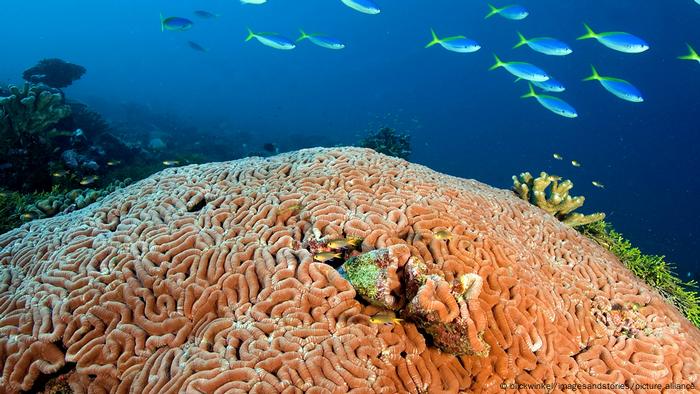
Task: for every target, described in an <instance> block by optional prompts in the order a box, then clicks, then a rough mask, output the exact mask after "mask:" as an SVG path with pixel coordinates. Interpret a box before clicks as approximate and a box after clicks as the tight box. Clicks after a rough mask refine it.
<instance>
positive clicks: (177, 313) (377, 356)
mask: <svg viewBox="0 0 700 394" xmlns="http://www.w3.org/2000/svg"><path fill="white" fill-rule="evenodd" d="M445 229H446V230H449V231H450V232H451V233H452V234H453V235H454V236H453V237H451V238H450V239H445V240H440V239H437V238H436V237H434V236H433V232H435V231H439V230H445ZM318 234H320V235H322V236H330V237H343V236H347V235H354V236H361V237H363V238H364V241H363V243H362V245H361V247H362V251H364V252H367V251H370V250H374V249H378V248H388V250H390V251H391V253H392V259H394V260H393V261H395V262H397V267H399V269H401V267H403V266H404V265H405V264H406V262H407V260H412V261H413V260H419V261H420V262H421V264H425V267H424V268H421V269H425V270H428V271H430V272H432V274H431V275H432V276H431V277H430V278H433V279H434V280H435V281H436V282H434V286H437V287H434V289H436V290H435V291H438V290H439V288H440V287H439V286H443V285H442V283H448V284H449V283H453V282H454V281H455V280H456V279H457V278H468V281H469V282H470V283H472V284H473V283H478V284H479V285H478V286H472V285H469V289H470V290H469V292H470V295H469V297H468V298H469V300H468V308H469V310H468V311H465V312H464V313H462V312H460V311H455V312H454V315H455V316H457V315H459V314H460V313H462V316H463V317H464V316H466V317H468V319H467V320H466V322H467V323H468V324H466V325H465V327H466V335H472V336H474V335H475V334H478V335H479V336H480V337H481V338H482V339H483V341H485V343H486V344H487V345H488V346H486V345H484V347H483V349H487V350H488V351H486V352H485V354H483V353H482V354H480V355H462V356H454V355H451V354H448V353H444V352H441V351H440V350H438V349H437V348H436V347H434V346H433V345H432V340H431V339H430V338H429V337H428V336H427V335H425V334H424V333H423V332H422V330H419V329H418V328H417V326H416V325H415V324H414V323H412V322H411V321H410V320H409V321H404V322H403V323H402V324H381V325H378V324H373V323H371V322H370V321H369V317H370V316H371V315H372V314H374V313H376V312H377V311H378V308H377V307H375V306H367V305H363V303H362V302H361V301H360V298H359V297H356V293H355V290H354V289H353V288H352V286H351V285H350V284H349V282H348V281H346V280H345V279H344V278H343V277H342V276H341V275H340V274H339V273H338V271H336V270H335V269H334V268H333V267H331V266H330V265H326V264H323V263H320V262H314V261H313V256H312V254H311V253H310V252H309V250H308V247H307V245H308V242H309V240H310V239H311V238H312V237H314V236H318ZM421 267H423V266H422V265H421ZM465 275H467V276H465ZM477 276H478V277H477ZM431 280H432V279H431ZM461 280H462V281H464V279H461ZM426 283H427V282H426ZM465 286H466V285H465ZM448 290H449V289H448ZM426 302H427V303H428V304H433V303H438V302H439V300H438V299H437V298H436V299H435V301H430V300H429V299H428V300H426ZM449 310H450V309H449V308H448V309H446V312H445V315H446V316H447V315H449V314H452V312H449V313H448V312H447V311H449ZM475 330H476V331H477V332H475ZM0 369H1V370H2V377H1V378H0V392H2V393H13V392H19V391H22V390H33V389H36V388H37V387H34V383H35V382H37V380H38V379H39V378H40V377H41V376H42V375H49V374H52V373H55V372H56V371H58V370H61V371H69V370H74V372H71V373H70V374H69V377H68V382H69V383H70V385H71V387H72V388H73V390H74V391H75V392H81V393H82V392H90V393H101V392H119V393H125V392H132V393H174V392H207V393H223V392H247V391H250V392H259V393H262V392H265V393H267V392H285V393H298V392H310V393H330V392H346V391H352V392H356V393H361V392H380V393H396V392H411V393H418V392H428V391H429V392H450V393H456V392H459V391H463V392H500V391H502V389H501V385H502V384H515V383H520V384H530V383H534V384H537V383H542V382H545V383H549V384H557V385H560V384H575V383H579V384H587V383H620V384H622V383H625V384H628V385H630V386H632V385H634V384H662V385H663V384H667V383H675V384H691V383H692V384H696V385H697V384H700V381H698V374H699V373H700V332H699V331H698V330H697V329H696V328H694V327H693V326H691V324H690V323H689V322H688V321H686V320H685V319H684V318H683V317H682V316H681V315H680V314H679V313H678V312H677V311H676V310H674V309H673V308H672V307H671V306H669V305H668V304H667V303H666V302H665V301H664V300H663V299H662V298H661V297H660V296H659V295H658V294H657V293H656V292H655V291H654V290H652V289H650V288H649V287H647V286H646V285H645V284H643V283H642V282H641V281H639V280H638V279H636V278H635V277H634V276H633V275H632V274H631V273H630V272H629V271H627V270H626V269H625V268H624V267H623V266H622V265H621V264H620V263H619V262H618V260H617V259H616V258H615V257H614V256H613V255H612V254H610V253H609V252H607V251H606V250H604V249H602V248H601V247H599V246H597V245H596V244H594V243H593V242H591V241H589V240H588V239H586V238H584V237H582V236H581V235H579V234H578V233H577V232H576V231H575V230H572V229H571V228H569V227H568V226H566V225H564V224H562V223H560V222H559V221H558V220H557V219H555V218H554V217H552V216H550V215H548V214H546V213H545V212H544V211H542V210H540V209H539V208H537V207H534V206H532V205H530V204H528V203H527V202H525V201H522V200H521V199H519V198H518V197H517V196H515V195H514V194H513V193H512V192H510V191H505V190H498V189H494V188H491V187H489V186H486V185H484V184H481V183H478V182H476V181H471V180H464V179H459V178H454V177H450V176H446V175H442V174H439V173H436V172H434V171H431V170H430V169H428V168H425V167H422V166H418V165H414V164H410V163H408V162H406V161H403V160H400V159H394V158H390V157H388V156H384V155H380V154H377V153H375V152H373V151H371V150H368V149H354V148H353V149H310V150H302V151H298V152H293V153H288V154H283V155H279V156H275V157H272V158H266V159H261V158H249V159H245V160H238V161H234V162H226V163H215V164H205V165H193V166H187V167H181V168H172V169H167V170H164V171H162V172H160V173H158V174H155V175H153V176H151V177H150V178H148V179H145V180H143V181H141V182H138V183H136V184H133V185H131V186H129V187H126V188H124V189H121V190H118V191H116V192H114V193H113V194H111V195H109V196H107V197H105V198H104V199H103V200H102V201H100V202H98V203H97V204H93V205H91V206H89V207H87V208H85V209H82V210H79V211H76V212H73V213H69V214H65V215H62V216H57V217H54V218H50V219H45V220H41V221H34V222H30V223H27V224H25V225H23V226H22V227H20V228H18V229H15V230H13V231H11V232H9V233H7V234H5V235H2V236H0ZM509 387H516V386H509ZM557 387H558V388H559V389H561V388H562V387H563V386H557ZM599 387H600V386H599ZM632 387H635V386H632ZM636 387H637V388H638V391H639V392H653V391H654V390H646V389H641V388H639V387H642V386H636ZM644 387H648V386H644ZM511 391H515V390H511ZM531 391H538V392H542V390H531ZM579 391H583V392H586V391H587V390H585V389H583V390H581V389H579ZM656 391H660V390H656Z"/></svg>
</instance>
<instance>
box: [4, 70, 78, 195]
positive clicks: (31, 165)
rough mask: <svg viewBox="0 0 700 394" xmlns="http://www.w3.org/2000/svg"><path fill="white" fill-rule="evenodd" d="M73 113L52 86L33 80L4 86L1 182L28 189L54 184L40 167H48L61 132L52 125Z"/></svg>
mask: <svg viewBox="0 0 700 394" xmlns="http://www.w3.org/2000/svg"><path fill="white" fill-rule="evenodd" d="M69 114H70V107H68V106H67V105H65V104H64V101H63V97H62V95H61V94H60V93H59V92H56V91H54V90H52V89H49V88H46V87H43V86H40V85H30V84H25V85H24V87H21V88H20V87H17V86H10V87H8V88H7V89H0V157H1V159H0V160H1V161H0V184H2V185H3V186H4V187H7V188H10V189H12V190H22V191H28V192H31V191H35V190H42V189H43V188H44V187H46V185H49V186H50V185H51V178H50V174H49V173H48V171H37V168H47V164H48V161H50V158H51V156H52V155H53V154H54V152H53V146H52V141H51V140H52V138H54V137H56V135H57V133H55V131H54V130H53V128H52V126H54V125H55V124H56V123H57V122H58V121H59V120H61V119H63V118H65V117H67V116H68V115H69ZM42 186H43V187H42Z"/></svg>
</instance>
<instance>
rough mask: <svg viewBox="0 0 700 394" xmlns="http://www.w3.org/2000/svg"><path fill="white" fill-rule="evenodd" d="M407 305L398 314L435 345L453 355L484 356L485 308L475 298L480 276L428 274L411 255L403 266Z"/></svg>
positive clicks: (420, 262)
mask: <svg viewBox="0 0 700 394" xmlns="http://www.w3.org/2000/svg"><path fill="white" fill-rule="evenodd" d="M404 272H405V277H406V288H407V289H409V291H408V293H407V294H406V297H407V299H408V300H409V301H408V305H407V307H406V310H405V311H404V313H403V314H402V316H406V317H407V318H409V319H411V321H414V322H416V324H417V326H418V327H419V328H422V329H423V330H425V332H426V333H427V334H429V335H430V337H431V338H432V340H433V343H434V344H435V346H437V347H438V348H440V349H441V350H442V351H445V352H447V353H451V354H454V355H457V356H460V355H474V356H478V357H486V356H488V355H489V350H490V345H489V344H488V343H486V341H484V333H485V330H486V312H485V311H484V309H483V308H482V307H481V304H480V303H479V301H478V296H479V293H480V292H481V287H482V278H481V277H480V276H479V275H477V274H473V273H471V274H462V275H460V276H459V277H458V278H455V279H454V280H453V281H452V283H449V282H447V281H446V280H445V278H444V276H443V275H442V274H441V273H439V272H438V273H433V274H428V267H427V266H426V264H425V263H424V262H422V261H420V259H418V258H416V257H411V259H409V261H408V263H407V264H406V269H405V271H404Z"/></svg>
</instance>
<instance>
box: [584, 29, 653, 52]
mask: <svg viewBox="0 0 700 394" xmlns="http://www.w3.org/2000/svg"><path fill="white" fill-rule="evenodd" d="M583 26H584V27H585V28H586V34H584V35H582V36H581V37H579V38H577V40H586V39H589V38H595V39H596V40H598V42H600V43H601V44H603V45H605V46H606V47H608V48H610V49H614V50H616V51H619V52H625V53H641V52H644V51H646V50H647V49H649V44H647V43H646V41H644V40H642V39H641V38H639V37H637V36H633V35H632V34H629V33H625V32H622V31H609V32H605V33H596V32H594V31H593V29H591V28H590V26H588V25H587V24H585V23H584V24H583Z"/></svg>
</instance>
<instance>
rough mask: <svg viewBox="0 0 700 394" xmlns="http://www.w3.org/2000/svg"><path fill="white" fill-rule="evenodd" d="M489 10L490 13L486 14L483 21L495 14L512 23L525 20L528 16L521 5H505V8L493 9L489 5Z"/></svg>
mask: <svg viewBox="0 0 700 394" xmlns="http://www.w3.org/2000/svg"><path fill="white" fill-rule="evenodd" d="M489 8H490V9H491V12H489V13H488V14H486V16H485V17H484V19H488V18H490V17H492V16H494V15H496V14H498V15H500V16H502V17H504V18H506V19H511V20H514V21H519V20H521V19H525V18H527V16H528V14H529V13H528V12H527V9H525V7H523V6H521V5H516V4H513V5H507V6H505V7H501V8H497V7H494V6H493V5H491V4H489Z"/></svg>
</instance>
